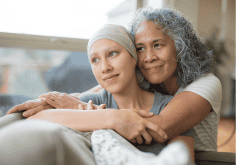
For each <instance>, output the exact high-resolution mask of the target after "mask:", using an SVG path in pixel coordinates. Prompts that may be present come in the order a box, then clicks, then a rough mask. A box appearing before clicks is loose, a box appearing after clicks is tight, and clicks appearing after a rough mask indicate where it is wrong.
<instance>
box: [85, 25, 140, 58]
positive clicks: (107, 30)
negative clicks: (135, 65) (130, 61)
mask: <svg viewBox="0 0 236 165" xmlns="http://www.w3.org/2000/svg"><path fill="white" fill-rule="evenodd" d="M100 39H110V40H113V41H115V42H117V43H118V44H120V45H121V46H123V47H124V48H125V49H126V50H127V51H128V52H129V53H130V54H131V55H132V56H133V57H134V58H135V59H136V60H137V61H138V57H137V54H136V48H135V46H134V40H133V38H132V36H131V35H130V33H129V32H128V31H127V29H126V28H125V27H123V26H120V25H111V24H105V25H103V26H102V27H101V28H100V29H99V30H98V31H96V32H95V33H94V35H93V36H92V37H91V38H90V40H89V42H88V47H87V52H88V53H89V51H90V49H91V46H92V45H93V44H94V42H96V41H97V40H100Z"/></svg>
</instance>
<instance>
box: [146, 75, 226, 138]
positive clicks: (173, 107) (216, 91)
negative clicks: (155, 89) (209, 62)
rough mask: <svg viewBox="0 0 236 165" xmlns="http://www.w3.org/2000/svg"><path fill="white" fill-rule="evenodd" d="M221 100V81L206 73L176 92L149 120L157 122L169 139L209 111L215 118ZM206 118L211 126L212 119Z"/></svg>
mask: <svg viewBox="0 0 236 165" xmlns="http://www.w3.org/2000/svg"><path fill="white" fill-rule="evenodd" d="M221 100H222V87H221V83H220V81H219V79H218V78H217V77H215V76H214V75H213V74H208V75H206V76H204V77H201V78H199V79H198V80H196V81H194V82H193V83H191V84H190V85H188V86H187V87H186V88H184V91H183V92H181V93H179V94H177V95H176V96H175V97H174V98H173V99H172V100H171V101H170V102H169V104H168V105H167V106H166V107H165V108H164V109H163V110H162V111H161V113H160V114H159V115H158V116H157V115H155V116H154V117H152V118H150V121H152V122H154V123H156V124H158V125H159V126H160V127H161V128H162V129H163V130H164V131H165V132H166V133H167V134H168V138H169V139H171V138H173V137H176V136H178V135H179V134H180V133H183V132H185V131H186V130H189V129H190V128H192V127H194V126H196V125H197V124H198V123H200V122H201V121H202V120H204V119H205V118H206V117H207V116H208V114H209V113H211V116H212V117H214V120H217V116H219V113H220V107H221ZM206 120H207V122H210V123H208V126H207V127H212V123H211V120H213V119H210V120H209V119H206ZM213 125H214V123H213ZM213 131H214V130H213Z"/></svg>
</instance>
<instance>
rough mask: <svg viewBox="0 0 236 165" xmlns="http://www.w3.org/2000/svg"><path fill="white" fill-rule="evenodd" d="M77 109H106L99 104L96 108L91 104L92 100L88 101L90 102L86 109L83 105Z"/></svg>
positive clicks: (103, 105)
mask: <svg viewBox="0 0 236 165" xmlns="http://www.w3.org/2000/svg"><path fill="white" fill-rule="evenodd" d="M78 109H79V110H97V109H106V104H101V105H99V106H97V105H94V104H93V101H92V100H90V101H89V102H88V103H87V107H85V106H84V105H83V104H79V105H78Z"/></svg>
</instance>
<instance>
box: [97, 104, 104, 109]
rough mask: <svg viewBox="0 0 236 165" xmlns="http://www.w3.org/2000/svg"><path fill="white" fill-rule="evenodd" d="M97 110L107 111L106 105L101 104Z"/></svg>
mask: <svg viewBox="0 0 236 165" xmlns="http://www.w3.org/2000/svg"><path fill="white" fill-rule="evenodd" d="M97 109H106V104H101V105H100V106H98V108H97Z"/></svg>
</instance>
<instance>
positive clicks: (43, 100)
mask: <svg viewBox="0 0 236 165" xmlns="http://www.w3.org/2000/svg"><path fill="white" fill-rule="evenodd" d="M54 108H56V109H79V108H80V109H81V108H83V110H86V109H97V108H99V109H105V108H106V105H105V104H102V105H101V106H96V105H93V104H91V103H90V104H87V103H85V102H82V101H81V100H80V99H79V98H78V97H76V96H73V95H69V94H66V93H60V92H49V93H46V94H43V95H41V96H39V98H38V99H35V100H29V101H26V102H25V103H23V104H19V105H16V106H14V107H13V108H11V109H10V110H9V111H8V112H7V115H9V114H11V113H16V112H23V116H24V117H30V116H32V115H34V114H36V113H38V112H40V111H43V110H47V109H54Z"/></svg>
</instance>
